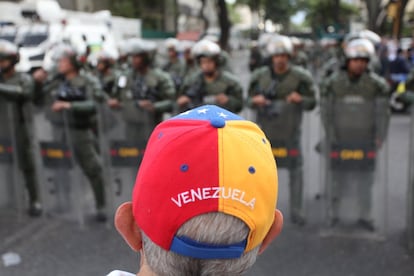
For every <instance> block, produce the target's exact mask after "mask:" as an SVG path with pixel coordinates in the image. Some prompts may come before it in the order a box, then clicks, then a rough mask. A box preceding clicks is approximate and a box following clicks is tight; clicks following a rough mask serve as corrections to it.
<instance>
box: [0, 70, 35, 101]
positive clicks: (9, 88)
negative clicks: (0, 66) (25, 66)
mask: <svg viewBox="0 0 414 276" xmlns="http://www.w3.org/2000/svg"><path fill="white" fill-rule="evenodd" d="M33 89H34V83H33V79H32V78H31V77H30V76H28V75H22V77H21V81H20V83H18V84H5V83H0V95H2V96H3V97H5V98H6V99H7V100H11V101H15V100H29V99H31V98H32V97H33Z"/></svg>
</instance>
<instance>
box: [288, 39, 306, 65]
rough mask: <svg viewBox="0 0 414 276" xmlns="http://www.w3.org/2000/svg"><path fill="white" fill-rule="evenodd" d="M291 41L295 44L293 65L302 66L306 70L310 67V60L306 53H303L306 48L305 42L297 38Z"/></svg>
mask: <svg viewBox="0 0 414 276" xmlns="http://www.w3.org/2000/svg"><path fill="white" fill-rule="evenodd" d="M290 39H291V40H292V44H293V55H292V61H291V62H292V64H294V65H298V66H302V67H303V68H305V69H306V68H307V67H308V62H309V58H308V55H307V54H306V53H305V51H303V47H304V46H305V45H304V43H303V41H301V40H300V39H299V38H297V37H295V36H293V37H291V38H290Z"/></svg>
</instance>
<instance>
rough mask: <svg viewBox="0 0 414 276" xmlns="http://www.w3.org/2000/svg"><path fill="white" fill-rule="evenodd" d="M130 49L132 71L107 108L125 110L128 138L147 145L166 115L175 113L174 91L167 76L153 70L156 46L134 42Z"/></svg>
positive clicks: (135, 40)
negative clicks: (155, 128)
mask: <svg viewBox="0 0 414 276" xmlns="http://www.w3.org/2000/svg"><path fill="white" fill-rule="evenodd" d="M128 49H129V55H130V57H131V68H130V69H129V70H128V71H127V72H126V73H125V74H122V75H121V76H120V77H119V78H118V80H117V83H116V86H115V88H114V91H113V93H112V95H111V98H110V99H109V100H108V104H109V106H110V107H111V108H115V109H121V110H122V114H123V118H124V120H125V121H126V123H127V128H126V131H127V136H128V138H130V139H131V140H135V141H146V140H147V139H148V137H149V135H150V133H151V131H152V129H153V128H154V127H155V126H156V125H157V124H158V123H160V122H161V121H162V119H163V114H164V113H165V112H170V111H171V110H172V106H173V99H174V98H175V88H174V83H173V81H172V80H171V78H170V76H169V75H168V74H167V73H165V72H163V71H162V70H160V69H157V68H152V66H151V65H152V61H153V54H154V52H155V50H156V45H155V44H153V43H151V42H149V41H144V40H141V39H133V40H130V41H129V42H128Z"/></svg>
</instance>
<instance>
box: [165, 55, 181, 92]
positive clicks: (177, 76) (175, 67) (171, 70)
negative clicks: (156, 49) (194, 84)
mask: <svg viewBox="0 0 414 276" xmlns="http://www.w3.org/2000/svg"><path fill="white" fill-rule="evenodd" d="M163 69H164V71H165V72H167V73H168V74H169V75H170V77H171V79H172V80H173V82H174V85H175V89H176V90H178V89H179V88H180V86H181V85H182V83H183V80H184V76H185V71H186V68H185V64H184V63H183V62H181V60H177V61H176V62H174V63H173V62H171V61H170V62H168V63H167V64H166V65H165V66H164V68H163Z"/></svg>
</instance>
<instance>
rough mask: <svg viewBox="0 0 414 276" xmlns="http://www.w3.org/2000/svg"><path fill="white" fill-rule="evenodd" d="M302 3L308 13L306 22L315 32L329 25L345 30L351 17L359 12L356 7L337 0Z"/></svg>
mask: <svg viewBox="0 0 414 276" xmlns="http://www.w3.org/2000/svg"><path fill="white" fill-rule="evenodd" d="M302 5H303V8H304V10H305V11H306V13H307V14H306V23H307V24H308V25H309V26H310V27H311V28H312V29H313V31H314V32H315V33H318V32H321V31H322V30H323V29H326V28H327V27H328V26H333V27H334V28H335V31H339V30H342V31H345V30H346V28H347V26H348V22H349V19H350V17H351V16H352V15H354V14H357V12H358V10H357V8H356V7H354V6H352V5H350V4H347V3H344V2H341V1H337V0H335V1H330V0H311V1H306V3H302ZM337 5H339V6H337ZM323 31H326V30H323Z"/></svg>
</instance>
